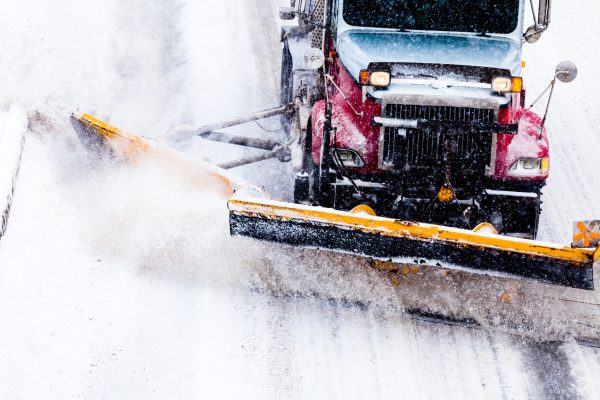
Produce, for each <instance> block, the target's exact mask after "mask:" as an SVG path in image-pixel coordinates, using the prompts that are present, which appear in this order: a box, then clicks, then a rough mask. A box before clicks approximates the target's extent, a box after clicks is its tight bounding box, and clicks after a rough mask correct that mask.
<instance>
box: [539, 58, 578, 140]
mask: <svg viewBox="0 0 600 400" xmlns="http://www.w3.org/2000/svg"><path fill="white" fill-rule="evenodd" d="M575 78H577V66H576V65H575V64H573V63H572V62H571V61H563V62H561V63H559V64H558V65H557V66H556V70H555V71H554V79H552V81H551V82H550V84H549V85H548V87H547V88H546V89H545V90H544V91H543V92H542V94H540V96H539V97H538V98H537V99H535V101H534V102H533V103H532V104H531V105H530V106H529V108H531V107H533V106H534V105H535V103H537V102H538V100H540V99H541V98H542V96H543V95H544V94H546V92H547V91H548V90H550V95H549V96H548V103H547V104H546V112H545V113H544V118H542V123H541V125H540V136H539V139H541V138H542V135H543V133H544V126H545V125H546V118H547V117H548V110H549V109H550V102H551V101H552V94H553V93H554V86H555V85H556V80H557V79H558V80H559V81H561V82H563V83H570V82H573V81H574V80H575Z"/></svg>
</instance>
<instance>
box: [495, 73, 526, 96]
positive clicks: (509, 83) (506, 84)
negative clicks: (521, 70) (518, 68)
mask: <svg viewBox="0 0 600 400" xmlns="http://www.w3.org/2000/svg"><path fill="white" fill-rule="evenodd" d="M522 91H523V78H521V77H510V76H497V77H495V78H494V79H492V92H494V93H511V92H512V93H521V92H522Z"/></svg>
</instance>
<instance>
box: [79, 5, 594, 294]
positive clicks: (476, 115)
mask: <svg viewBox="0 0 600 400" xmlns="http://www.w3.org/2000/svg"><path fill="white" fill-rule="evenodd" d="M532 5H533V4H532ZM528 9H529V4H528V3H526V1H525V0H509V1H506V0H503V1H500V0H486V1H481V0H461V1H440V0H360V1H359V0H311V1H301V0H293V1H292V3H291V6H290V7H282V8H281V9H280V17H281V18H282V19H283V20H288V21H289V22H286V23H284V24H283V25H284V26H283V27H282V33H281V41H282V70H281V104H280V105H279V106H278V107H276V108H273V109H270V110H265V111H261V112H258V113H254V114H251V115H247V116H243V117H239V118H235V119H232V120H229V121H222V122H219V123H215V124H211V125H207V126H203V127H200V128H198V129H194V130H188V131H180V132H175V133H173V134H172V135H171V136H170V137H169V139H170V140H171V141H175V142H178V141H183V140H188V139H191V138H194V137H198V136H200V137H202V138H204V139H208V140H216V141H221V142H227V143H231V144H235V145H243V146H249V147H254V148H260V149H263V150H265V153H264V154H262V155H260V156H257V157H254V156H253V157H247V158H242V159H240V160H236V161H233V162H228V163H225V164H221V165H219V166H205V165H204V166H200V167H199V166H198V163H197V162H196V163H195V168H196V170H197V169H198V168H199V169H201V170H204V171H205V172H206V173H207V174H208V176H210V177H211V179H209V181H211V182H217V181H218V182H220V183H218V185H222V186H223V187H224V193H230V194H231V195H232V197H230V198H229V200H228V209H229V224H230V230H231V234H232V235H241V236H247V237H252V238H256V239H260V240H266V241H273V242H279V243H285V244H289V245H293V246H303V247H312V248H320V249H328V250H334V251H341V252H347V253H352V254H356V255H359V256H364V257H369V258H372V259H376V260H383V261H385V262H391V263H392V264H396V265H398V264H419V265H422V264H426V265H429V266H434V267H435V266H438V267H445V268H456V269H461V270H468V271H471V272H477V273H484V274H496V275H503V276H508V277H512V278H518V279H521V278H528V279H535V280H538V281H541V282H546V283H550V284H555V285H563V286H569V287H574V288H579V289H588V290H590V289H593V288H594V284H593V266H594V262H595V261H596V260H597V259H598V257H599V256H600V250H599V249H598V248H597V246H598V238H599V237H600V232H597V231H598V229H597V226H598V224H596V223H595V222H594V221H592V222H591V223H590V224H587V223H585V222H580V223H577V224H576V226H577V227H579V228H580V229H579V231H578V232H576V234H575V235H574V242H577V244H578V246H572V245H562V244H551V243H544V242H539V241H536V240H535V237H536V233H537V230H538V221H539V217H540V212H541V190H542V187H543V186H544V184H545V182H546V179H547V178H548V174H549V169H550V158H549V157H550V154H549V145H548V135H547V132H546V129H545V126H544V125H545V120H546V116H547V110H548V106H547V107H546V113H545V115H543V116H540V115H537V114H536V113H534V112H533V111H531V109H530V108H531V107H529V108H527V107H526V106H525V101H526V90H525V86H524V83H523V79H522V78H521V73H522V69H523V67H524V63H523V62H522V58H521V55H522V45H523V44H524V43H525V42H535V41H536V40H538V39H539V37H540V36H541V34H542V32H543V31H544V30H546V28H547V27H548V24H549V22H550V0H540V2H539V5H538V9H537V12H536V13H535V15H533V20H534V24H533V25H532V26H530V27H529V28H527V29H525V24H524V17H525V11H526V10H528ZM532 11H533V7H532ZM576 75H577V70H576V67H575V66H574V65H573V64H572V63H569V62H564V63H561V64H559V66H558V67H557V69H556V72H555V75H554V79H552V81H551V83H550V85H549V86H548V88H547V90H546V91H544V92H543V93H542V95H540V96H539V98H538V100H539V99H540V98H542V96H543V94H544V93H547V92H548V91H549V96H548V105H549V104H550V99H551V97H552V93H553V92H554V87H555V83H556V81H557V80H559V81H562V82H570V81H572V80H573V79H574V78H575V77H576ZM536 101H537V100H536ZM273 116H280V118H281V121H282V123H283V126H284V128H285V130H286V132H287V135H286V137H285V139H284V140H282V141H280V142H273V141H271V140H267V139H260V138H250V137H239V136H235V135H232V134H229V133H224V132H222V131H220V130H221V129H224V128H227V127H230V126H233V125H238V124H242V123H246V122H250V121H255V120H258V119H262V118H268V117H273ZM72 123H73V125H74V127H75V129H76V130H77V132H78V134H79V136H80V137H81V139H82V142H83V143H84V144H85V145H86V146H87V147H90V148H93V149H95V150H94V151H106V150H108V152H109V153H110V154H113V155H115V154H116V155H120V156H122V157H124V158H127V159H131V158H134V159H135V158H137V157H138V156H139V155H140V154H143V153H146V154H151V155H152V156H154V157H156V156H158V155H159V154H162V153H164V154H166V155H167V156H166V158H172V157H175V158H178V157H179V158H181V157H183V155H179V156H176V155H174V152H173V151H172V150H171V149H162V147H161V146H162V145H161V144H156V143H154V142H152V141H151V140H148V139H144V138H141V137H139V136H135V135H132V134H129V133H126V132H123V131H121V130H120V129H118V128H115V127H113V126H110V125H108V124H106V123H104V122H102V121H99V120H97V119H95V118H94V117H92V116H89V115H87V114H78V115H73V117H72ZM161 149H162V150H161ZM163 150H164V151H163ZM161 157H162V156H161ZM274 157H277V158H279V159H280V160H281V161H290V160H292V161H293V162H294V167H295V178H294V199H293V200H294V201H293V202H290V201H278V200H275V199H273V198H271V197H270V196H269V195H267V194H266V193H265V192H264V190H262V189H260V188H258V187H256V186H253V185H251V184H245V183H243V182H241V181H240V180H239V179H237V178H234V177H233V175H232V174H231V172H230V171H227V169H231V168H235V167H238V166H241V165H245V164H248V163H252V162H257V161H261V160H265V159H268V158H274ZM163 158H164V157H163ZM184 158H185V157H184ZM176 164H177V165H178V166H181V165H182V160H181V159H179V160H178V161H176ZM215 177H217V178H218V179H216V180H215V179H214V178H215ZM224 182H225V183H224ZM234 192H235V193H234ZM581 227H583V228H581ZM576 238H577V240H575V239H576Z"/></svg>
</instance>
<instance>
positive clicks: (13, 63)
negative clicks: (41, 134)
mask: <svg viewBox="0 0 600 400" xmlns="http://www.w3.org/2000/svg"><path fill="white" fill-rule="evenodd" d="M178 4H179V3H178V2H160V1H151V2H147V1H141V0H134V1H128V2H127V3H126V4H123V2H120V1H114V0H106V1H105V0H102V1H99V0H98V1H85V2H77V1H71V0H56V1H54V0H53V1H49V0H25V1H22V2H17V3H15V2H4V3H3V4H2V5H0V48H2V50H3V51H2V57H1V58H0V71H2V74H1V75H0V93H2V96H3V97H9V98H15V99H18V100H20V101H21V102H22V103H23V104H24V106H25V107H26V108H27V109H28V110H29V112H30V114H31V115H30V116H33V118H32V119H33V121H32V122H33V123H34V124H37V125H41V126H40V127H39V128H40V129H45V128H47V127H48V125H54V126H55V127H56V126H57V125H58V126H64V125H63V124H64V122H63V121H64V120H65V116H66V115H68V114H69V113H70V112H71V111H74V110H76V109H80V110H81V111H85V112H90V113H96V114H97V115H98V116H99V117H107V116H110V117H111V118H112V119H113V121H123V123H126V125H128V126H130V127H131V128H132V129H138V130H140V131H142V132H153V131H156V130H160V129H166V127H168V126H169V125H171V124H172V123H173V121H176V120H177V119H179V118H180V115H181V114H180V112H181V111H180V110H181V109H182V107H181V106H182V104H185V99H184V98H179V99H173V98H167V96H169V95H170V94H171V93H172V92H174V91H177V88H179V87H181V85H183V84H184V76H186V75H187V71H186V73H183V72H182V71H180V70H178V68H179V66H180V65H181V61H182V57H183V56H182V54H181V52H180V49H179V48H178V47H177V43H178V41H179V35H180V33H179V31H178V30H177V29H176V25H177V24H178V18H179V11H180V6H179V5H178ZM142 15H143V17H142ZM147 115H155V116H156V117H157V118H153V119H148V118H147ZM161 122H162V123H163V124H164V125H162V126H161V125H160V123H161Z"/></svg>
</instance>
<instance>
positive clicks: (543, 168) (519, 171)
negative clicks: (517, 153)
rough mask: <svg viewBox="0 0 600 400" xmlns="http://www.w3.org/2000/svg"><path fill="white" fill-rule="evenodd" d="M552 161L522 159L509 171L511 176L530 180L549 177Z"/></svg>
mask: <svg viewBox="0 0 600 400" xmlns="http://www.w3.org/2000/svg"><path fill="white" fill-rule="evenodd" d="M549 167H550V160H549V159H548V157H544V158H522V159H520V160H519V161H516V162H515V163H514V164H513V165H512V166H511V167H510V170H509V171H508V175H509V176H514V177H517V178H529V177H536V176H546V175H548V169H549Z"/></svg>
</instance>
